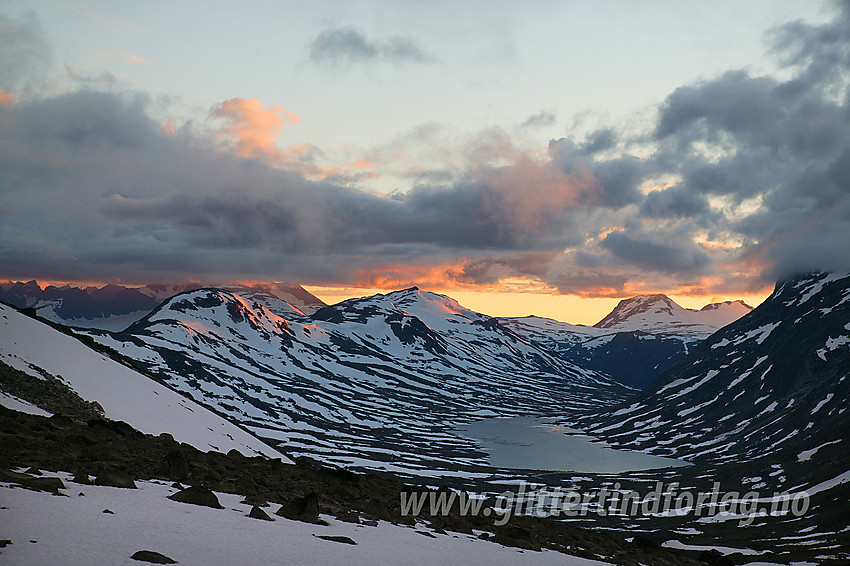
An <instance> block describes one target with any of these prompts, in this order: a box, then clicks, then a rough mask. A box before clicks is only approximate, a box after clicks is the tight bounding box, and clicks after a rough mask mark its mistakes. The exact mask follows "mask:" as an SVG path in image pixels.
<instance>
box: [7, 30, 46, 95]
mask: <svg viewBox="0 0 850 566" xmlns="http://www.w3.org/2000/svg"><path fill="white" fill-rule="evenodd" d="M0 45H2V46H3V49H0V89H4V90H7V91H17V90H23V89H27V88H30V87H31V86H32V85H33V83H34V82H37V81H39V80H41V79H42V77H43V75H44V73H45V71H46V70H47V69H48V67H49V66H50V62H51V50H50V44H49V43H48V42H47V40H45V39H44V31H43V30H42V28H41V25H40V24H39V23H38V20H36V18H35V16H33V15H29V16H25V17H23V18H21V19H13V18H9V17H7V16H4V15H2V14H0Z"/></svg>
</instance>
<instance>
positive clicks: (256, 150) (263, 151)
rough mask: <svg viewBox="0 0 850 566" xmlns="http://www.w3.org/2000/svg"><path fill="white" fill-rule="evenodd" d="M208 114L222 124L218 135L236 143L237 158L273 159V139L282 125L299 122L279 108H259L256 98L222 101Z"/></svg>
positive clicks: (281, 128) (259, 103) (299, 119)
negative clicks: (219, 119) (220, 119)
mask: <svg viewBox="0 0 850 566" xmlns="http://www.w3.org/2000/svg"><path fill="white" fill-rule="evenodd" d="M210 114H211V115H212V116H214V117H216V118H222V119H223V120H224V124H223V125H222V127H221V129H220V130H219V132H218V133H219V135H220V136H222V137H228V138H231V139H233V140H234V141H235V142H236V153H237V155H239V156H240V157H274V156H275V155H277V154H278V153H279V150H278V148H277V142H276V138H277V134H278V132H280V131H282V130H283V126H284V123H285V122H291V123H296V122H300V121H301V118H299V117H298V116H297V115H295V114H293V113H292V112H287V111H286V110H284V108H283V107H282V106H279V105H276V106H270V107H268V108H265V107H263V104H262V102H260V101H259V100H257V99H256V98H231V99H230V100H225V101H224V102H222V103H221V104H219V105H218V106H215V107H213V109H212V110H211V111H210Z"/></svg>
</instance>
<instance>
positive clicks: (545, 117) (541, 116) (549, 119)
mask: <svg viewBox="0 0 850 566" xmlns="http://www.w3.org/2000/svg"><path fill="white" fill-rule="evenodd" d="M557 121H558V118H557V117H556V116H555V114H554V113H553V112H546V111H543V112H538V113H537V114H534V115H533V116H529V117H528V119H527V120H526V121H525V122H523V123H522V127H523V128H542V127H545V126H554V125H555V122H557Z"/></svg>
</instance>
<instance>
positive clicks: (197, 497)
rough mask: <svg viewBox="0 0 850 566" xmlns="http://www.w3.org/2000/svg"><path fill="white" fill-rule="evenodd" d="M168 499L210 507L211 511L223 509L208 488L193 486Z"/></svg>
mask: <svg viewBox="0 0 850 566" xmlns="http://www.w3.org/2000/svg"><path fill="white" fill-rule="evenodd" d="M168 499H171V500H173V501H179V502H180V503H191V504H192V505H201V506H203V507H212V508H213V509H224V507H222V506H221V503H219V502H218V497H216V495H215V493H213V492H212V491H211V490H210V489H209V488H206V487H201V486H195V487H187V488H186V489H182V490H180V491H178V492H177V493H174V494H172V495H169V496H168Z"/></svg>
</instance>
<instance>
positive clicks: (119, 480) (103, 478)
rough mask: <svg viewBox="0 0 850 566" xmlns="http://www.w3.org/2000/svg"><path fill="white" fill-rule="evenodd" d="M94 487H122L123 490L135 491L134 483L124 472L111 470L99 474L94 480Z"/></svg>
mask: <svg viewBox="0 0 850 566" xmlns="http://www.w3.org/2000/svg"><path fill="white" fill-rule="evenodd" d="M94 484H95V485H106V486H109V487H122V488H125V489H136V482H135V481H133V478H131V477H130V475H129V474H127V473H126V472H122V471H120V470H111V471H106V472H101V473H100V474H98V476H97V477H96V478H95V480H94Z"/></svg>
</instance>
